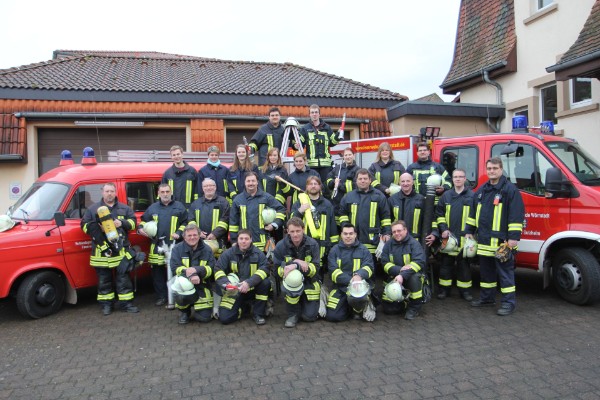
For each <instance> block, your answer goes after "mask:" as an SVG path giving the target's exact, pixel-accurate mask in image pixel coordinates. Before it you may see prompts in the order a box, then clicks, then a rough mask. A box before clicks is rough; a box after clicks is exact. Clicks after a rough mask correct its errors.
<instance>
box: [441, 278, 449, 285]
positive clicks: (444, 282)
mask: <svg viewBox="0 0 600 400" xmlns="http://www.w3.org/2000/svg"><path fill="white" fill-rule="evenodd" d="M439 284H440V286H452V279H442V278H440V280H439Z"/></svg>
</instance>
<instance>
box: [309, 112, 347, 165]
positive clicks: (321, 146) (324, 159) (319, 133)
mask: <svg viewBox="0 0 600 400" xmlns="http://www.w3.org/2000/svg"><path fill="white" fill-rule="evenodd" d="M300 140H302V144H303V145H304V146H306V156H307V158H308V166H309V167H311V168H319V167H331V154H330V153H329V148H330V147H332V146H335V145H336V144H338V139H337V136H336V135H335V134H334V133H333V131H332V130H331V127H330V126H329V124H327V123H326V122H324V121H323V120H322V119H320V120H319V125H318V126H314V125H313V124H312V122H309V123H307V124H305V125H304V126H303V127H302V128H300Z"/></svg>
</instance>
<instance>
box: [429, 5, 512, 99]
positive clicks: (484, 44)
mask: <svg viewBox="0 0 600 400" xmlns="http://www.w3.org/2000/svg"><path fill="white" fill-rule="evenodd" d="M516 44H517V36H516V33H515V18H514V4H513V0H477V1H466V0H463V1H462V2H461V6H460V14H459V19H458V29H457V33H456V43H455V46H454V58H453V60H452V66H451V67H450V71H449V72H448V75H447V76H446V78H445V79H444V82H443V83H442V84H441V85H440V87H442V88H444V89H446V88H448V87H449V86H453V85H456V84H457V83H459V82H462V81H467V80H469V79H472V78H473V77H476V76H477V75H481V72H482V70H483V69H484V68H489V67H491V66H498V65H502V64H503V65H506V63H508V60H509V58H510V56H511V52H514V51H515V49H516Z"/></svg>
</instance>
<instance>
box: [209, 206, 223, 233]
mask: <svg viewBox="0 0 600 400" xmlns="http://www.w3.org/2000/svg"><path fill="white" fill-rule="evenodd" d="M220 215H221V210H219V209H218V208H213V212H212V224H211V227H210V229H211V230H214V229H215V228H216V227H217V226H218V225H219V216H220Z"/></svg>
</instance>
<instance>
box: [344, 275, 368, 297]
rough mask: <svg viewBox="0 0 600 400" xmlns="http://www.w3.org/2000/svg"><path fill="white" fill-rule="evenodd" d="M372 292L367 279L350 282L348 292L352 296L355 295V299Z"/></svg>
mask: <svg viewBox="0 0 600 400" xmlns="http://www.w3.org/2000/svg"><path fill="white" fill-rule="evenodd" d="M370 292H371V285H369V282H367V281H366V280H364V279H363V280H362V281H359V282H350V283H349V284H348V290H347V291H346V294H347V295H348V296H350V297H354V298H355V299H361V298H363V297H365V296H368V295H369V293H370Z"/></svg>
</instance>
